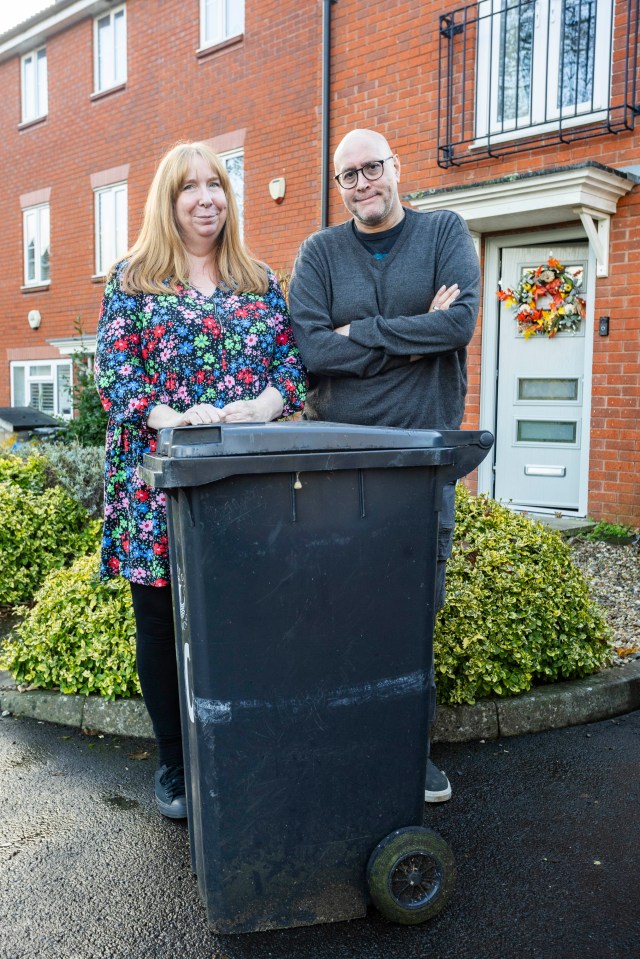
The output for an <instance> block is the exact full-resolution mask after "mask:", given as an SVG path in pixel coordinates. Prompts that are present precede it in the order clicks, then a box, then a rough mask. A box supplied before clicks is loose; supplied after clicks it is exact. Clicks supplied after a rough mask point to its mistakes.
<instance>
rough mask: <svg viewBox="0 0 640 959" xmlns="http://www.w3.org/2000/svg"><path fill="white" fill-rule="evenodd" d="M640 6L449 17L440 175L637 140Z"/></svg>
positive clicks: (441, 60)
mask: <svg viewBox="0 0 640 959" xmlns="http://www.w3.org/2000/svg"><path fill="white" fill-rule="evenodd" d="M639 6H640V0H623V2H620V3H615V4H614V0H479V2H477V3H473V4H471V5H469V6H467V7H460V8H458V9H457V10H454V11H452V12H451V13H447V14H444V15H443V16H441V17H440V42H439V56H438V71H439V72H438V87H439V97H438V102H439V110H438V166H440V167H443V168H445V169H446V168H449V167H452V166H461V165H463V164H465V163H471V162H474V161H477V160H482V159H486V158H488V157H500V156H507V155H510V154H514V153H519V152H522V151H524V150H532V149H543V148H545V147H549V146H551V145H553V144H559V143H570V142H572V141H576V140H584V139H587V138H592V137H595V136H602V135H605V134H616V133H623V132H625V131H629V130H633V129H634V124H635V118H636V116H637V114H638V113H639V112H640V105H639V104H638V100H637V94H638V90H637V85H638V23H639Z"/></svg>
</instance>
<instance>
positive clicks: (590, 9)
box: [557, 0, 596, 107]
mask: <svg viewBox="0 0 640 959" xmlns="http://www.w3.org/2000/svg"><path fill="white" fill-rule="evenodd" d="M563 7H564V9H563V30H562V44H561V48H560V83H559V84H558V102H557V106H558V107H567V106H577V105H578V104H582V103H588V104H591V103H593V67H594V55H595V46H596V30H595V26H596V2H595V0H564V4H563Z"/></svg>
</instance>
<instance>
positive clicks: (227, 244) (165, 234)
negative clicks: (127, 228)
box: [111, 143, 269, 293]
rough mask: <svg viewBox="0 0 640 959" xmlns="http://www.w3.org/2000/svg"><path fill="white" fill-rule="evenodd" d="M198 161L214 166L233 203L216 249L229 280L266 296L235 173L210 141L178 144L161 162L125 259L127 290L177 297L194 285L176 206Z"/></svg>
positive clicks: (218, 262)
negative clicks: (248, 241) (244, 228)
mask: <svg viewBox="0 0 640 959" xmlns="http://www.w3.org/2000/svg"><path fill="white" fill-rule="evenodd" d="M197 159H202V160H204V161H205V163H207V164H208V165H209V166H210V167H211V172H212V173H213V175H214V176H215V177H217V178H218V179H219V180H220V185H221V186H222V189H223V190H224V195H225V197H226V200H227V219H226V222H225V224H224V226H223V228H222V230H221V232H220V235H219V236H218V239H217V245H216V249H215V257H216V265H217V267H218V270H219V272H220V276H221V278H222V280H223V282H224V283H225V284H226V285H227V286H228V287H229V288H230V289H232V290H234V291H235V292H238V293H266V291H267V287H268V285H269V283H268V278H267V272H266V267H265V265H264V263H260V262H259V260H256V259H255V258H254V257H253V256H252V255H251V253H250V252H249V250H248V249H247V248H246V247H245V245H244V244H243V242H242V240H241V238H240V228H239V217H238V207H237V204H236V200H235V196H234V195H233V189H232V187H231V181H230V179H229V174H228V173H227V171H226V169H225V166H224V164H223V163H222V162H221V161H220V159H219V158H218V157H217V155H216V154H215V153H214V152H213V150H212V149H211V148H210V147H209V146H207V144H206V143H178V144H176V146H174V147H172V149H171V150H169V152H168V153H166V154H165V155H164V157H163V158H162V160H161V161H160V163H159V164H158V169H157V170H156V174H155V176H154V178H153V181H152V183H151V187H150V188H149V193H148V195H147V202H146V203H145V207H144V216H143V220H142V228H141V230H140V233H139V235H138V238H137V240H136V241H135V243H134V244H133V246H132V247H131V248H130V249H129V250H128V251H127V253H126V254H125V256H124V260H125V266H124V269H123V271H122V276H121V287H122V289H123V290H124V292H125V293H170V292H171V293H177V292H178V285H179V284H185V283H188V281H189V259H188V256H187V252H186V250H185V247H184V243H183V241H182V237H181V236H180V231H179V229H178V223H177V220H176V215H175V203H176V199H177V197H178V194H179V193H180V190H181V189H182V186H183V184H184V183H185V181H186V179H187V177H188V174H189V169H190V167H191V166H192V165H193V163H194V162H195V161H196V160H197ZM111 275H113V270H112V271H111Z"/></svg>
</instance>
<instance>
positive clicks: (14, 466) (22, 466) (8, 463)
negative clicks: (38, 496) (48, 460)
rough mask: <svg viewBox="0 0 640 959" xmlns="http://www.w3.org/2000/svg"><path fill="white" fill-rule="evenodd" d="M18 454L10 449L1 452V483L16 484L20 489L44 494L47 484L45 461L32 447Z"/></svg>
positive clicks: (23, 448)
mask: <svg viewBox="0 0 640 959" xmlns="http://www.w3.org/2000/svg"><path fill="white" fill-rule="evenodd" d="M20 449H21V451H22V450H24V452H21V453H18V452H14V451H12V449H11V448H9V447H4V448H3V449H2V450H0V483H14V484H15V485H16V486H19V487H20V489H23V490H30V491H31V492H32V493H42V492H43V490H44V488H45V486H46V485H47V482H46V469H45V461H44V459H43V457H42V456H39V455H38V454H37V453H36V452H35V451H34V450H33V449H31V448H30V447H26V448H25V447H21V448H20Z"/></svg>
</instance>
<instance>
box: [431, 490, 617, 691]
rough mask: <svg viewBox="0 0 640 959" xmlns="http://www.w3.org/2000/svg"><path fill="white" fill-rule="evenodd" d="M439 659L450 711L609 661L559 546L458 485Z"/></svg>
mask: <svg viewBox="0 0 640 959" xmlns="http://www.w3.org/2000/svg"><path fill="white" fill-rule="evenodd" d="M434 649H435V660H436V681H437V685H438V697H439V700H440V701H441V702H443V703H449V704H455V703H473V702H475V700H476V699H478V698H479V697H482V696H492V695H496V696H511V695H514V694H516V693H520V692H524V691H525V690H528V689H530V688H531V687H532V686H533V685H535V684H536V683H550V682H553V681H555V680H560V679H571V678H576V677H580V676H586V675H589V674H590V673H593V672H596V671H597V670H598V669H600V668H601V667H602V666H603V665H605V664H606V663H607V661H608V660H609V657H610V651H611V647H610V634H609V629H608V627H607V625H606V622H605V619H604V614H603V612H602V611H601V609H600V607H598V606H597V604H596V602H595V601H594V600H593V599H592V598H591V596H590V594H589V588H588V585H587V583H586V581H585V579H584V578H583V576H582V573H581V572H580V570H579V569H578V568H577V566H575V565H574V563H573V562H572V559H571V550H570V547H569V545H568V543H566V541H565V540H564V539H563V538H562V536H561V535H560V534H559V533H557V532H555V531H553V530H550V529H549V528H548V527H545V526H543V525H542V524H540V523H533V522H532V521H531V520H530V519H527V518H526V517H524V516H521V515H519V514H517V513H513V512H511V510H509V509H507V507H506V506H502V505H501V504H499V503H497V502H495V501H494V500H491V499H489V498H488V497H487V496H478V497H475V496H472V495H471V494H470V493H469V492H468V490H466V488H465V487H464V486H462V485H460V484H459V485H458V487H457V490H456V534H455V542H454V549H453V555H452V556H451V559H450V560H449V562H448V565H447V600H446V603H445V606H444V607H443V609H442V610H441V612H440V614H439V616H438V620H437V623H436V630H435V636H434Z"/></svg>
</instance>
